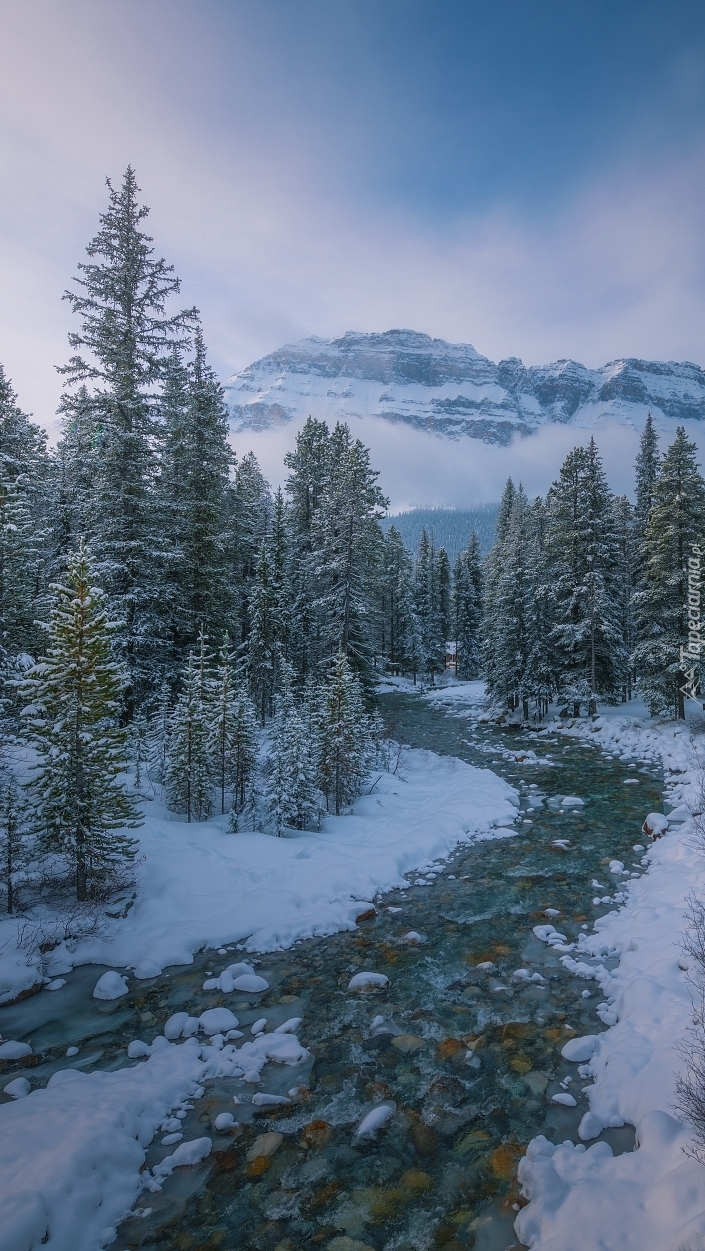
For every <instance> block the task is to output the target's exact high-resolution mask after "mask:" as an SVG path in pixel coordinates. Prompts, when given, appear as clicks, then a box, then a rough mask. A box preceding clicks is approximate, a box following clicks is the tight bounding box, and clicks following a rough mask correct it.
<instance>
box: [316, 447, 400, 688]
mask: <svg viewBox="0 0 705 1251" xmlns="http://www.w3.org/2000/svg"><path fill="white" fill-rule="evenodd" d="M378 476H379V475H378V473H377V471H376V470H374V469H372V468H371V466H370V454H369V451H368V449H367V448H366V447H364V445H363V444H362V443H361V442H360V440H359V439H353V438H352V435H351V434H350V430H349V428H348V426H347V425H341V424H340V423H338V424H337V425H336V427H335V429H334V431H333V433H332V435H331V437H330V443H329V446H328V456H327V463H326V472H325V478H324V481H323V489H322V492H321V498H320V501H319V504H318V508H317V509H316V512H315V513H314V516H313V521H312V526H311V541H312V556H311V558H312V561H313V574H314V586H315V592H316V599H315V608H316V612H317V614H318V616H319V618H320V630H321V646H322V654H321V655H319V658H318V659H319V663H320V662H327V661H329V660H330V659H331V658H332V657H333V656H335V655H336V653H337V652H338V651H341V652H342V653H343V655H344V656H346V657H347V658H348V660H349V662H350V665H351V666H352V668H353V669H354V671H355V672H356V673H357V674H358V675H359V677H360V680H361V681H362V683H363V685H364V686H365V689H367V690H369V689H371V686H372V683H373V680H374V640H375V637H376V633H377V629H376V626H377V622H376V613H377V608H378V602H379V601H378V581H379V577H380V574H381V568H382V549H383V537H382V531H381V529H380V525H379V518H380V517H381V516H382V515H383V510H384V509H385V508H386V507H387V503H388V501H387V500H386V498H385V496H384V495H382V492H381V491H380V489H379V487H378V486H377V481H376V479H377V477H378Z"/></svg>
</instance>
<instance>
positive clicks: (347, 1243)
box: [326, 1234, 375, 1251]
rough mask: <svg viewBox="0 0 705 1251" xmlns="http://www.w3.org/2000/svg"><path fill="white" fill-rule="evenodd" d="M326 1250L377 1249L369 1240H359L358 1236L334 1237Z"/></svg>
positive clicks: (369, 1250) (357, 1250) (368, 1250)
mask: <svg viewBox="0 0 705 1251" xmlns="http://www.w3.org/2000/svg"><path fill="white" fill-rule="evenodd" d="M326 1251H375V1249H374V1247H371V1246H370V1244H369V1243H368V1242H358V1241H357V1239H356V1238H348V1236H347V1235H346V1234H343V1236H342V1237H341V1238H333V1239H332V1240H331V1241H330V1242H329V1243H328V1244H327V1246H326Z"/></svg>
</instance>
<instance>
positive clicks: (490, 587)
mask: <svg viewBox="0 0 705 1251" xmlns="http://www.w3.org/2000/svg"><path fill="white" fill-rule="evenodd" d="M515 495H516V490H515V487H514V483H513V482H512V479H511V478H507V481H506V484H505V487H504V491H503V492H502V498H501V500H500V504H499V511H498V513H497V522H496V526H495V541H494V543H493V544H492V547H491V549H490V551H489V552H488V554H487V557H486V558H485V565H484V570H483V584H484V591H483V612H482V650H483V657H484V669H485V677H486V678H487V682H488V684H489V685H490V686H491V685H492V684H493V683H494V681H495V672H496V670H497V668H498V666H499V665H500V664H501V663H502V655H501V649H500V647H499V644H498V637H497V627H498V624H499V619H498V614H497V609H496V604H495V599H496V594H497V586H498V583H499V579H500V577H501V573H502V568H503V561H504V554H505V550H504V545H505V540H506V538H507V532H508V530H509V523H510V519H511V516H512V508H513V507H514V498H515ZM498 680H499V679H498Z"/></svg>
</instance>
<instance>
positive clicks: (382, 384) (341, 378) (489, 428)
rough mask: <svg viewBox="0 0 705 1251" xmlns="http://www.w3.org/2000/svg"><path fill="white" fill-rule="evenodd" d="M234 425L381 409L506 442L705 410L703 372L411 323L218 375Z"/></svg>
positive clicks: (431, 426)
mask: <svg viewBox="0 0 705 1251" xmlns="http://www.w3.org/2000/svg"><path fill="white" fill-rule="evenodd" d="M225 398H226V402H227V404H228V408H229V410H230V418H231V423H232V426H233V429H234V430H236V431H237V430H244V429H249V430H253V431H260V430H269V429H275V428H278V427H280V426H282V425H283V424H286V423H287V422H295V421H301V420H304V419H305V418H306V417H307V416H308V415H309V414H311V415H313V416H314V417H318V418H325V419H327V420H328V421H331V422H335V421H348V420H349V419H350V418H351V417H376V418H379V419H381V420H384V421H388V422H396V423H399V422H405V423H407V424H409V425H411V426H415V427H417V428H418V429H420V430H432V431H433V432H434V433H436V434H441V435H445V436H446V437H448V438H451V439H458V438H459V437H461V436H462V435H469V436H470V437H472V438H477V439H482V440H483V441H484V442H486V443H499V444H506V443H509V442H510V440H511V438H512V436H513V435H515V434H528V433H530V432H531V431H533V430H535V429H537V427H538V426H540V425H542V424H543V423H545V422H553V421H560V422H563V423H565V422H567V421H570V422H572V423H573V424H574V425H576V426H593V425H594V423H595V421H596V420H599V419H601V418H605V417H609V418H611V419H613V420H616V421H619V422H624V423H631V424H637V425H639V424H643V421H644V419H645V418H646V414H647V412H648V411H651V412H652V414H653V416H654V419H655V421H656V424H657V426H659V427H660V428H661V427H663V426H664V425H665V426H667V427H668V428H669V429H671V428H673V427H674V425H675V424H677V423H678V422H682V421H683V420H688V419H692V420H702V419H703V418H704V417H705V371H703V370H702V369H700V368H699V366H697V365H693V364H690V363H688V362H685V363H681V364H678V363H675V362H673V361H669V362H667V363H666V362H662V361H658V362H651V361H642V360H635V359H626V360H618V361H612V362H610V364H608V365H604V366H603V367H602V368H601V369H587V368H586V367H585V366H584V365H580V364H578V363H577V362H576V361H570V360H561V361H556V362H555V363H554V364H551V365H537V366H530V367H528V368H527V367H526V366H524V365H523V364H522V362H521V361H520V360H518V359H517V358H516V357H510V358H509V359H508V360H503V361H500V362H499V364H498V365H496V364H494V363H493V362H492V361H491V360H489V359H488V358H487V357H486V356H481V355H480V353H479V352H477V351H476V350H475V348H473V347H472V346H471V345H470V344H467V343H447V342H445V341H444V340H443V339H432V338H431V337H430V336H429V335H426V334H420V333H417V332H416V331H412V330H388V331H386V332H384V333H382V334H363V333H358V332H356V331H349V332H348V333H347V334H345V335H343V336H342V337H341V338H340V339H321V338H316V337H311V338H308V339H301V340H300V341H299V342H297V343H293V344H287V345H286V346H284V347H282V348H279V349H278V350H277V351H276V352H272V353H271V354H270V355H269V356H265V357H263V358H262V359H261V360H259V361H255V362H254V364H252V365H250V366H249V367H248V368H247V369H243V370H242V371H241V372H240V373H238V374H234V375H233V376H232V377H231V378H228V380H227V382H226V383H225Z"/></svg>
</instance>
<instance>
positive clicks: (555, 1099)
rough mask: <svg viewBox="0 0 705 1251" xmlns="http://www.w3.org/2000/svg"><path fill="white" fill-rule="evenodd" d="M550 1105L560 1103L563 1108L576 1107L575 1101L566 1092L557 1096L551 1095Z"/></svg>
mask: <svg viewBox="0 0 705 1251" xmlns="http://www.w3.org/2000/svg"><path fill="white" fill-rule="evenodd" d="M551 1103H562V1104H563V1107H564V1108H575V1107H577V1099H574V1098H573V1096H572V1095H569V1094H568V1093H567V1091H559V1092H558V1093H557V1094H555V1095H551Z"/></svg>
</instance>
